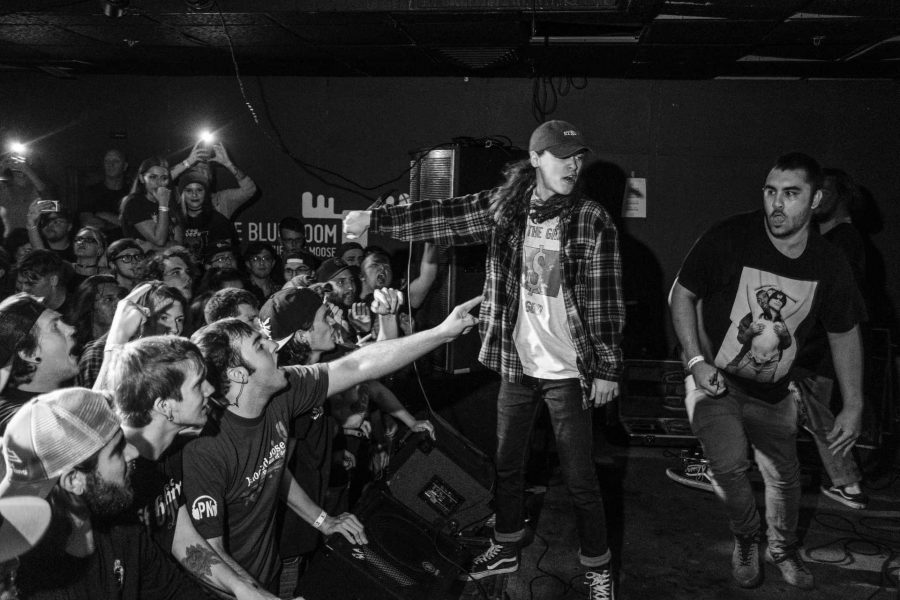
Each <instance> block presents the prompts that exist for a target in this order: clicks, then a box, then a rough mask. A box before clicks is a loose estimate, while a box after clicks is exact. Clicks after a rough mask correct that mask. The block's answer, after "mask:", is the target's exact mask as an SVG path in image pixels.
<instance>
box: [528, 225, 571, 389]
mask: <svg viewBox="0 0 900 600" xmlns="http://www.w3.org/2000/svg"><path fill="white" fill-rule="evenodd" d="M559 237H560V232H559V217H555V218H553V219H548V220H546V221H543V222H542V223H535V222H534V221H532V220H531V218H530V217H529V218H528V222H527V224H526V225H525V239H524V243H523V245H522V273H521V275H520V280H519V281H520V285H521V290H520V293H519V316H518V318H517V319H516V328H515V331H514V332H513V340H514V341H515V345H516V351H517V352H518V353H519V359H520V360H521V361H522V369H523V371H524V373H525V374H526V375H530V376H531V377H537V378H540V379H568V378H572V377H578V364H577V362H576V360H577V356H576V353H575V343H574V342H573V341H572V334H571V332H570V331H569V324H568V321H567V319H566V303H565V299H564V298H563V293H562V280H563V272H562V270H563V267H562V263H561V262H560V257H561V256H562V254H561V252H560V248H559Z"/></svg>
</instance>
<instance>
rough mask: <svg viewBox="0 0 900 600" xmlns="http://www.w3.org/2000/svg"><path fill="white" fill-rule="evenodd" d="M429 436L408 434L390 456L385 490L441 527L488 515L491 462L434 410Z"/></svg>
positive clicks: (451, 529)
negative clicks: (430, 434) (432, 431)
mask: <svg viewBox="0 0 900 600" xmlns="http://www.w3.org/2000/svg"><path fill="white" fill-rule="evenodd" d="M429 419H430V420H431V422H432V424H433V425H434V427H435V437H436V439H435V440H432V439H431V437H430V436H428V434H426V433H416V434H412V435H409V436H408V437H407V438H406V439H405V440H404V442H403V444H402V446H401V448H400V450H399V451H398V452H397V454H395V455H394V456H393V457H392V458H391V465H390V472H389V475H388V478H387V485H388V488H389V489H390V491H391V494H392V495H393V496H394V498H396V499H397V500H398V501H400V502H401V503H403V504H404V505H405V506H406V507H407V508H409V509H410V510H412V511H413V512H414V513H416V514H417V515H418V516H419V517H421V518H422V519H424V520H425V522H427V523H430V524H431V525H432V526H433V527H435V528H437V529H440V530H441V531H444V532H445V533H451V534H452V533H456V532H458V531H462V530H465V529H468V528H469V527H470V526H473V525H476V524H480V522H481V521H484V520H485V519H487V517H489V516H490V514H491V512H492V510H491V507H490V503H491V500H493V491H492V490H493V486H494V465H493V463H492V462H491V460H490V459H489V458H488V457H487V455H485V454H484V453H483V452H481V450H479V449H478V448H476V447H475V446H474V445H473V444H472V443H471V442H469V441H468V440H467V439H466V438H464V437H463V436H462V435H460V434H459V432H457V431H456V430H455V429H453V428H452V427H451V426H450V425H449V424H448V423H447V422H446V421H444V420H443V419H441V418H440V417H438V416H437V415H433V416H430V417H429Z"/></svg>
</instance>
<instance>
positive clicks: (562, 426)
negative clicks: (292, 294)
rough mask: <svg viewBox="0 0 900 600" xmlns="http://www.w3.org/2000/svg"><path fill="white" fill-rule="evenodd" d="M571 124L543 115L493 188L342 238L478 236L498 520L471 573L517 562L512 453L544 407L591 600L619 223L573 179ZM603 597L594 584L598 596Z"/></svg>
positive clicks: (520, 477) (610, 389)
mask: <svg viewBox="0 0 900 600" xmlns="http://www.w3.org/2000/svg"><path fill="white" fill-rule="evenodd" d="M588 151H589V148H588V147H587V144H586V143H585V142H584V138H583V136H582V134H581V131H580V130H579V129H578V128H576V127H575V126H574V125H571V124H569V123H566V122H564V121H549V122H547V123H544V124H543V125H541V126H540V127H538V128H537V129H536V130H535V131H534V132H533V133H532V135H531V140H530V142H529V158H528V159H526V160H522V161H519V162H516V163H512V164H510V165H508V166H507V168H506V170H505V173H504V175H505V180H504V182H503V183H502V184H501V185H500V187H498V188H495V189H493V190H485V191H482V192H479V193H477V194H472V195H468V196H462V197H458V198H451V199H448V200H444V201H421V202H416V203H414V204H410V205H405V206H393V207H386V208H379V209H377V210H373V211H357V212H351V213H350V214H348V216H347V218H346V219H345V221H344V229H345V231H346V232H347V233H348V234H349V235H356V236H359V235H362V234H363V233H364V232H365V230H366V229H368V228H369V227H371V228H372V230H373V231H377V232H379V233H382V234H385V235H388V236H391V237H394V238H397V239H401V240H405V241H409V240H418V241H422V240H428V241H433V242H434V243H436V244H438V245H469V244H487V245H488V256H487V262H486V268H485V273H486V282H485V292H484V294H485V298H486V299H485V301H484V303H483V304H482V307H481V314H480V323H481V326H480V327H481V336H482V340H483V344H482V348H481V353H480V355H479V360H480V361H481V362H482V363H483V364H484V365H485V366H487V367H489V368H491V369H493V370H495V371H497V372H499V373H500V375H501V376H502V379H503V381H502V384H501V388H500V395H499V398H498V404H497V411H498V413H497V438H498V445H497V458H496V461H497V491H496V498H495V503H496V509H497V524H496V527H495V533H494V539H493V540H492V543H491V546H490V548H488V550H486V551H485V552H484V553H483V554H481V555H480V556H478V557H477V558H476V559H475V560H474V562H473V566H472V569H471V572H470V574H469V575H470V577H471V578H473V579H480V578H482V577H487V576H490V575H497V574H501V573H511V572H514V571H516V570H517V569H518V568H519V544H520V542H521V541H522V539H523V536H524V533H525V527H524V481H525V476H524V471H525V460H526V455H527V450H528V445H529V439H530V437H531V431H532V428H533V425H534V420H535V418H536V416H537V414H538V409H539V407H540V402H541V401H543V402H545V403H546V404H547V406H548V408H549V410H550V417H551V419H552V422H553V430H554V433H555V435H556V443H557V447H558V449H559V457H560V463H561V466H562V471H563V475H564V477H565V481H566V486H567V487H568V490H569V494H570V495H571V496H572V500H573V503H574V505H575V520H576V525H577V528H578V535H579V541H580V543H581V552H580V556H579V559H580V562H581V564H582V565H583V566H584V567H585V569H586V573H585V582H586V583H587V584H588V585H589V586H590V587H591V592H592V593H597V595H596V596H592V597H608V598H612V597H613V578H612V574H611V571H610V558H611V554H610V551H609V546H608V543H607V531H606V519H605V517H604V509H603V501H602V498H601V495H600V485H599V483H598V481H597V476H596V473H595V471H594V464H593V457H592V449H593V430H592V425H591V412H590V410H589V409H590V408H592V407H597V406H602V405H604V404H606V403H607V402H609V401H610V400H612V399H613V398H615V397H616V396H617V395H618V389H619V387H618V379H619V376H620V375H621V372H622V353H621V350H620V348H619V343H620V340H621V333H622V328H623V326H624V322H625V305H624V300H623V296H622V276H621V261H620V258H619V245H618V232H617V231H616V228H615V226H614V225H613V222H612V219H611V218H610V216H609V214H608V213H607V212H606V211H605V210H604V209H603V208H602V207H601V206H600V204H599V203H597V202H594V201H591V200H590V199H589V198H587V197H585V196H584V195H583V193H582V192H581V191H580V188H579V185H578V183H579V175H580V173H581V168H582V161H583V159H584V156H585V154H586V153H587V152H588ZM603 594H605V595H603Z"/></svg>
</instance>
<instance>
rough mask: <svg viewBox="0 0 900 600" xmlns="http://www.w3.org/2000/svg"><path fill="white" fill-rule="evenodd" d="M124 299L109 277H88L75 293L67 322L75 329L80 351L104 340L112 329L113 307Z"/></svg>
mask: <svg viewBox="0 0 900 600" xmlns="http://www.w3.org/2000/svg"><path fill="white" fill-rule="evenodd" d="M124 295H125V290H123V289H122V288H121V287H119V284H118V283H117V282H116V278H115V277H113V276H112V275H91V276H90V277H88V278H87V279H85V280H84V281H82V282H81V284H80V285H79V286H78V289H77V290H76V291H75V300H74V301H73V302H72V310H70V311H69V314H68V315H66V320H67V322H69V323H72V324H73V325H74V327H75V341H76V342H77V343H78V346H79V347H80V348H84V347H85V346H86V345H87V344H89V343H90V342H92V341H94V340H96V339H97V338H99V337H101V336H103V335H104V334H105V333H106V332H107V331H109V326H110V325H112V319H113V315H114V314H115V313H116V303H118V301H119V299H120V298H122V297H123V296H124Z"/></svg>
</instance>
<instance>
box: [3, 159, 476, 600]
mask: <svg viewBox="0 0 900 600" xmlns="http://www.w3.org/2000/svg"><path fill="white" fill-rule="evenodd" d="M211 162H218V163H219V164H221V165H222V166H223V167H225V168H227V169H228V170H229V171H231V173H232V175H233V176H234V178H235V180H236V181H237V182H238V187H236V188H232V189H224V190H218V191H216V190H215V189H214V183H213V180H212V177H211V175H212V169H211V168H210V163H211ZM3 166H4V168H6V169H7V177H6V179H5V181H3V182H0V187H3V191H4V192H5V193H7V194H8V193H9V192H10V190H11V189H14V188H16V186H18V185H20V184H21V183H23V182H24V183H25V184H26V185H25V187H28V185H30V186H31V187H35V186H34V184H33V183H32V179H30V178H29V176H28V174H27V173H26V172H25V170H26V169H27V172H28V173H31V174H34V171H32V170H31V169H30V167H29V165H28V162H27V161H26V162H10V161H7V162H6V163H4V165H3ZM126 169H127V160H126V159H125V156H124V155H123V154H122V153H121V152H120V151H118V150H110V151H109V152H107V153H106V155H105V157H104V173H105V178H104V179H103V181H100V182H98V183H97V184H96V185H92V186H88V187H87V188H85V189H84V190H83V197H82V198H80V200H79V202H78V204H77V210H72V209H70V208H69V207H67V206H66V204H65V203H63V202H60V201H58V200H54V199H52V196H51V194H50V192H48V189H49V187H48V186H44V185H41V186H40V188H36V187H35V190H36V191H37V192H38V193H36V194H22V195H21V200H22V201H21V202H19V203H17V202H16V201H15V200H16V199H19V198H13V200H12V201H10V202H4V204H3V210H2V211H0V216H2V217H3V223H4V225H5V226H6V227H8V228H7V229H5V231H6V236H5V238H4V242H5V244H4V249H3V250H2V251H0V282H2V290H3V292H2V296H3V297H2V298H0V300H2V303H0V346H2V347H3V354H0V367H2V370H0V373H2V378H0V390H2V391H0V433H2V434H3V435H4V438H3V439H4V442H3V443H4V455H5V464H6V469H5V471H4V473H5V475H6V477H5V479H4V480H3V484H2V491H0V496H3V497H4V498H6V497H9V498H10V499H12V498H20V497H22V498H27V502H37V501H40V500H43V501H46V502H49V506H50V509H51V510H50V514H51V518H50V519H49V521H48V524H45V525H44V526H45V527H48V529H47V532H46V533H45V534H43V538H42V540H41V541H40V543H39V544H36V547H35V548H34V549H32V550H30V551H29V552H27V553H25V554H24V555H23V556H21V557H20V558H19V559H18V561H17V563H18V564H17V566H16V568H15V587H16V588H17V592H18V594H19V597H21V598H57V597H71V598H96V597H120V598H138V597H140V598H191V597H197V598H201V597H209V594H213V595H216V594H219V595H222V594H224V595H225V596H226V597H227V596H231V597H237V598H241V599H244V598H247V599H249V598H255V599H259V598H268V599H270V600H271V599H272V598H275V597H277V595H276V594H277V593H279V592H282V591H283V590H282V589H281V588H280V583H281V582H280V580H279V573H280V572H281V570H282V567H283V565H284V564H286V563H291V562H294V563H299V564H298V565H297V566H299V567H300V569H299V570H300V572H302V567H303V565H304V563H305V562H308V560H309V558H310V557H311V556H312V555H313V554H314V553H315V552H316V550H317V549H318V548H320V545H321V540H322V537H323V535H324V536H327V535H330V534H340V535H344V536H346V537H347V538H348V539H349V540H351V541H352V542H354V543H358V544H362V543H366V541H367V538H366V536H365V531H364V527H363V525H362V523H360V522H359V520H358V519H357V518H356V517H355V516H354V515H353V514H351V513H350V512H349V510H350V507H351V506H352V505H353V503H354V502H355V500H356V499H358V498H359V496H360V495H361V493H362V490H363V489H364V488H365V486H366V485H367V484H368V483H369V482H371V481H374V480H377V479H379V478H381V477H382V476H383V474H384V471H385V469H386V468H387V466H388V462H389V460H390V456H391V449H392V447H393V445H394V444H395V442H396V441H397V440H399V439H400V434H401V433H402V431H401V430H402V429H407V430H410V431H413V432H422V433H423V435H432V436H433V435H434V427H433V425H432V424H431V422H430V421H428V420H427V419H417V418H416V417H414V416H413V415H412V414H411V413H410V412H409V410H407V408H406V407H405V406H404V404H403V403H402V402H401V401H400V399H399V398H398V396H397V394H396V393H395V392H394V391H392V389H391V388H390V387H389V386H388V385H385V384H384V383H382V380H387V378H388V376H390V375H392V374H394V373H397V372H398V371H401V369H402V368H403V367H404V366H406V365H408V364H409V363H411V362H412V361H414V360H415V359H416V358H418V357H420V356H422V355H424V354H426V353H427V352H429V351H430V350H433V349H435V348H436V347H438V346H439V345H441V344H443V343H446V342H449V341H451V340H452V339H453V338H455V337H456V336H458V335H460V334H462V333H463V332H464V331H467V330H469V329H471V328H472V326H473V325H475V324H476V323H477V320H476V319H475V318H474V317H473V316H472V315H470V314H469V311H470V310H471V309H473V308H474V307H475V306H477V304H478V303H479V302H480V298H475V299H472V300H471V301H469V302H466V303H464V304H463V305H461V306H460V307H458V308H457V309H455V310H454V311H452V312H451V314H450V315H448V316H447V318H446V319H445V320H444V321H443V322H442V323H440V324H438V325H437V326H436V327H434V328H431V329H427V330H424V331H422V332H420V333H414V332H413V328H412V326H411V324H410V317H409V313H407V314H406V315H404V314H403V312H404V309H405V308H406V307H407V306H411V307H413V308H416V307H418V306H420V305H421V303H422V302H423V300H424V297H425V294H426V293H427V291H428V289H429V288H430V286H431V284H432V282H433V281H434V279H435V277H436V275H437V264H436V260H435V252H434V248H433V247H431V246H429V247H427V248H426V249H425V251H424V254H423V260H422V264H421V268H420V269H419V274H418V276H417V277H416V278H415V279H413V280H412V281H411V282H409V283H408V284H407V283H406V282H401V283H395V282H394V281H393V269H392V267H391V257H390V255H389V254H388V253H387V252H386V251H385V250H383V249H381V248H378V247H368V248H363V247H362V246H360V245H359V244H356V243H347V244H344V245H342V246H341V247H340V248H337V249H336V250H337V254H336V256H335V258H331V259H328V260H325V261H324V262H322V261H320V260H318V259H317V258H316V257H315V256H314V255H313V254H312V253H311V252H309V251H308V250H307V249H306V247H305V238H304V227H303V223H302V221H301V219H300V218H299V216H287V217H285V218H283V219H282V220H281V222H280V223H279V240H278V244H276V245H272V244H268V243H263V242H250V243H248V244H246V245H245V246H244V247H243V249H242V250H241V248H240V246H239V240H238V236H237V235H236V232H235V228H234V225H233V223H232V221H231V217H232V215H233V213H234V211H235V210H236V209H237V208H238V207H240V206H241V204H242V203H244V202H246V201H247V200H248V199H249V198H250V197H252V195H253V194H254V193H255V184H254V183H253V182H252V180H251V179H250V178H249V177H247V176H245V175H244V174H243V173H242V172H241V171H240V170H238V169H237V168H236V167H235V166H234V164H233V163H232V162H231V161H230V160H229V159H228V155H227V153H226V151H225V149H224V147H222V145H221V144H214V145H213V146H212V147H211V148H210V149H209V150H203V149H202V148H200V146H199V145H198V147H195V148H194V149H193V150H192V152H191V154H190V155H189V156H188V158H186V159H185V160H184V161H182V162H181V163H178V164H177V165H175V166H174V167H171V168H170V166H169V165H168V164H167V163H166V162H165V161H164V160H162V159H159V158H150V159H147V160H145V161H143V162H142V163H141V165H140V166H139V168H138V170H137V174H136V176H135V179H134V182H133V184H132V185H131V187H130V189H129V190H126V186H125V185H124V173H125V171H126ZM35 177H36V176H35ZM173 180H174V181H175V184H174V185H173V184H172V181H173ZM5 198H12V196H9V195H7V196H5ZM170 200H173V201H172V202H171V203H170ZM16 225H22V227H16ZM391 380H392V379H391ZM0 508H2V507H0ZM0 512H2V510H0ZM7 541H8V540H7V538H4V540H3V542H4V545H5V544H6V542H7ZM32 542H36V539H33V540H32ZM29 545H33V544H20V547H19V550H18V552H17V553H20V552H22V550H23V549H25V548H26V547H27V546H29ZM51 566H52V568H51ZM297 570H298V569H294V572H296V571H297ZM49 571H52V572H49ZM293 583H295V584H296V581H294V582H293ZM297 585H298V586H299V589H298V591H297V594H298V595H299V594H300V593H302V577H301V579H300V583H299V584H297ZM4 591H5V592H6V593H9V591H10V590H8V589H7V590H4ZM290 591H292V590H290ZM60 594H62V596H60ZM4 597H6V596H4Z"/></svg>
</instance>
